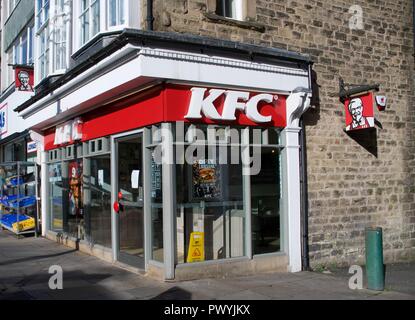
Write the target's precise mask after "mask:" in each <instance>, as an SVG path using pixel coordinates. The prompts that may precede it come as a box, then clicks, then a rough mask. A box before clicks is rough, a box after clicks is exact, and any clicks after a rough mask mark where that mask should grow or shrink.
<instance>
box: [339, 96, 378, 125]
mask: <svg viewBox="0 0 415 320" xmlns="http://www.w3.org/2000/svg"><path fill="white" fill-rule="evenodd" d="M373 103H374V101H373V94H372V93H366V94H364V95H361V96H357V97H353V98H350V99H347V100H346V101H345V105H344V106H345V112H346V131H353V130H361V129H368V128H373V127H374V126H375V117H374V111H373Z"/></svg>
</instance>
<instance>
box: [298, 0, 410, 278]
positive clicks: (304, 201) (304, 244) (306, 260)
mask: <svg viewBox="0 0 415 320" xmlns="http://www.w3.org/2000/svg"><path fill="white" fill-rule="evenodd" d="M414 1H415V0H414ZM311 73H312V68H311V65H309V66H308V86H309V88H310V89H311V90H313V81H312V75H311ZM312 94H314V92H312ZM299 125H300V127H301V131H300V180H301V222H302V224H301V249H302V250H301V262H302V263H301V264H302V269H303V271H311V267H310V254H309V248H308V188H307V185H308V182H307V154H306V136H305V124H304V119H303V116H302V117H301V118H300V123H299Z"/></svg>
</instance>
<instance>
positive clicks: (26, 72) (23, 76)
mask: <svg viewBox="0 0 415 320" xmlns="http://www.w3.org/2000/svg"><path fill="white" fill-rule="evenodd" d="M15 79H16V90H17V91H29V92H33V83H34V80H33V68H28V67H16V68H15Z"/></svg>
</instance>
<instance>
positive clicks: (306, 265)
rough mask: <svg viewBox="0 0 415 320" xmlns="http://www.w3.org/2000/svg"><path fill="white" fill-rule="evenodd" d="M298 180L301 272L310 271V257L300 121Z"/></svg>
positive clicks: (305, 172)
mask: <svg viewBox="0 0 415 320" xmlns="http://www.w3.org/2000/svg"><path fill="white" fill-rule="evenodd" d="M300 127H301V131H300V180H301V221H302V224H301V247H302V250H301V262H302V268H303V271H310V270H311V268H310V257H309V248H308V196H307V195H308V189H307V160H306V149H305V146H306V139H305V124H304V120H303V118H302V117H301V119H300Z"/></svg>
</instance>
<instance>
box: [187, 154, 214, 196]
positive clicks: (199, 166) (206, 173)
mask: <svg viewBox="0 0 415 320" xmlns="http://www.w3.org/2000/svg"><path fill="white" fill-rule="evenodd" d="M192 193H193V198H194V199H200V200H209V199H212V200H214V199H218V198H220V195H221V188H220V169H219V166H218V165H217V164H216V161H215V160H213V159H203V160H198V161H197V162H195V163H194V164H193V167H192Z"/></svg>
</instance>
